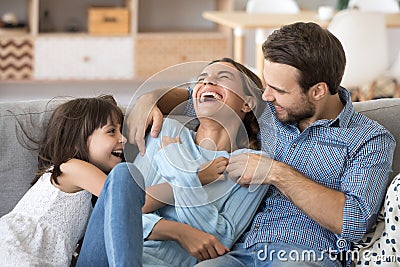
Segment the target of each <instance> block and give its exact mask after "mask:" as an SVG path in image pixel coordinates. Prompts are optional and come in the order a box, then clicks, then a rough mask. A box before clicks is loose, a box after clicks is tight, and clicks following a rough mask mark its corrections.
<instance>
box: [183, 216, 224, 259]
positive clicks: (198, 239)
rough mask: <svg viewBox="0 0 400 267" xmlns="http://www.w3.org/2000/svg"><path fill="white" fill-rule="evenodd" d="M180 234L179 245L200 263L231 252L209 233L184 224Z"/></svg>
mask: <svg viewBox="0 0 400 267" xmlns="http://www.w3.org/2000/svg"><path fill="white" fill-rule="evenodd" d="M180 229H181V231H180V232H179V234H178V240H177V241H178V242H179V244H180V245H181V246H182V247H183V248H184V249H185V250H186V251H187V252H189V254H190V255H192V256H193V257H195V258H196V259H198V260H199V261H203V260H208V259H213V258H216V257H218V256H221V255H224V254H225V253H227V252H229V249H228V248H227V247H225V246H224V245H223V244H222V243H221V242H219V240H218V239H217V238H216V237H215V236H213V235H211V234H208V233H205V232H203V231H200V230H198V229H196V228H193V227H191V226H189V225H187V224H182V225H181V227H180Z"/></svg>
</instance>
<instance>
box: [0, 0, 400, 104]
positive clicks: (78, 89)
mask: <svg viewBox="0 0 400 267" xmlns="http://www.w3.org/2000/svg"><path fill="white" fill-rule="evenodd" d="M40 1H41V2H42V1H43V2H45V1H46V3H48V4H51V5H61V6H64V8H67V7H66V6H67V5H68V2H69V1H65V0H40ZM174 1H175V2H176V3H179V1H188V0H174ZM297 1H298V3H299V5H300V6H301V7H303V8H310V9H316V8H318V6H320V5H325V4H330V5H336V1H337V0H313V1H310V0H297ZM74 2H79V3H78V4H79V5H91V4H93V3H96V4H98V3H110V2H112V3H115V4H118V3H120V2H121V0H82V1H74ZM167 2H168V1H162V0H158V1H157V3H160V7H159V8H164V7H163V6H162V5H168V3H167ZM200 2H202V1H200ZM246 3H247V1H246V0H235V9H237V10H244V9H245V7H246ZM146 4H154V0H151V1H150V0H149V2H148V3H147V2H146ZM202 4H203V5H205V6H208V5H210V2H209V1H205V2H204V3H202ZM165 8H167V7H165ZM61 10H64V11H65V9H61ZM7 11H10V12H14V13H15V14H16V15H17V17H18V18H19V19H20V20H24V19H25V18H26V17H27V16H26V12H27V10H26V0H5V1H4V0H3V1H0V16H2V15H3V14H4V13H5V12H7ZM184 11H185V12H189V11H190V10H184ZM60 14H61V13H60ZM60 14H58V15H60ZM64 14H69V15H64V20H59V22H57V23H59V24H58V27H64V26H65V24H63V22H62V21H68V18H72V17H70V16H71V14H73V15H74V16H76V15H77V16H78V17H80V15H79V14H74V12H73V10H69V11H68V12H65V13H64ZM54 15H57V14H54ZM171 19H173V18H171ZM197 20H202V19H201V18H193V19H192V22H191V23H197V22H198V21H197ZM196 21H197V22H196ZM170 23H174V22H173V21H171V22H170ZM198 23H207V22H204V21H202V22H198ZM247 35H248V36H247V40H248V41H247V42H248V43H247V44H246V47H247V48H248V49H247V51H245V58H246V60H245V64H246V65H248V66H250V67H252V66H254V65H255V64H254V57H255V55H254V33H253V32H248V33H247ZM388 37H389V59H390V62H389V63H390V64H392V63H393V62H394V60H395V59H396V57H397V54H398V53H399V52H400V29H390V30H389V36H388ZM140 86H141V83H140V82H133V81H129V82H127V81H110V82H104V81H102V82H99V81H97V82H96V81H85V82H64V81H57V82H55V81H53V82H34V83H29V82H18V83H11V82H7V83H4V82H3V83H2V82H0V101H15V100H29V99H42V98H46V99H47V98H51V97H54V96H65V95H69V96H93V95H99V94H105V93H112V94H114V95H115V96H116V98H117V100H118V101H119V102H120V103H121V104H125V105H126V104H128V103H129V101H130V99H131V97H132V94H133V93H134V92H135V91H136V90H137V88H139V87H140ZM154 86H156V87H157V86H162V84H157V83H155V84H154Z"/></svg>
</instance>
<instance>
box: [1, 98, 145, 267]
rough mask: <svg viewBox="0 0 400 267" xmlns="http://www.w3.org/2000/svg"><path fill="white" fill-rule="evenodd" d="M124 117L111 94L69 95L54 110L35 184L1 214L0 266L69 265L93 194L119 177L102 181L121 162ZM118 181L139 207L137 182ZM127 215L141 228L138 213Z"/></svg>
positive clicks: (42, 146) (139, 207)
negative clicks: (68, 98) (15, 203)
mask: <svg viewBox="0 0 400 267" xmlns="http://www.w3.org/2000/svg"><path fill="white" fill-rule="evenodd" d="M122 121H123V114H122V112H121V110H120V109H119V108H118V106H117V104H116V102H115V100H114V99H113V98H112V97H111V96H101V97H96V98H78V99H73V100H70V101H67V102H65V103H63V104H61V105H59V106H58V107H57V108H56V109H55V111H54V113H53V114H52V116H51V118H50V120H49V122H48V125H47V127H46V129H45V130H44V134H43V137H42V138H41V140H40V142H39V144H38V145H39V157H38V171H37V175H36V177H35V179H34V181H33V182H32V183H33V186H32V187H31V188H30V189H29V190H28V191H27V193H26V194H25V195H24V196H23V197H22V199H21V200H20V201H19V202H18V204H17V205H16V206H15V208H14V209H13V210H12V211H11V212H10V213H8V214H6V215H4V216H3V217H2V218H0V266H70V264H71V259H72V255H73V252H74V251H75V249H76V245H77V243H78V241H79V240H80V239H81V238H82V236H83V234H84V231H85V229H86V224H87V221H88V218H89V216H90V214H91V210H92V204H91V198H92V194H94V195H96V196H99V194H100V192H104V194H105V195H108V196H112V194H111V193H110V192H111V190H108V189H107V188H108V187H109V184H113V183H116V182H114V181H113V180H117V179H113V180H112V179H111V178H109V179H107V182H106V184H105V181H106V174H107V173H109V172H110V171H111V169H112V168H113V167H114V166H116V165H117V164H118V163H120V162H121V161H122V149H123V145H124V143H125V141H126V140H125V138H124V137H123V136H122V134H121V124H122ZM110 176H111V177H112V175H110ZM125 180H126V181H125ZM130 180H132V179H130ZM103 185H104V188H105V189H104V190H103V191H102V188H103ZM118 185H119V186H118V187H119V188H124V189H126V190H128V192H129V195H130V194H135V195H134V196H135V199H131V200H132V203H133V201H136V202H137V203H134V204H132V203H130V204H129V205H132V206H137V211H136V212H140V209H141V205H142V204H143V199H144V195H143V192H141V190H140V188H139V187H138V186H137V185H136V183H132V182H131V181H129V179H123V182H118ZM102 195H103V193H102ZM132 209H134V208H132ZM126 216H129V213H127V214H126ZM129 220H130V223H131V224H132V225H133V226H135V227H136V228H139V229H140V231H141V218H138V216H136V217H133V216H131V217H130V218H129ZM135 222H136V224H135ZM138 249H139V250H140V249H141V247H139V248H138Z"/></svg>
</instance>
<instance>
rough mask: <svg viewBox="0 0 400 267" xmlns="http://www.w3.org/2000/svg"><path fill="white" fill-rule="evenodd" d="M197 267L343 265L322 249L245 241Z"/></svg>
mask: <svg viewBox="0 0 400 267" xmlns="http://www.w3.org/2000/svg"><path fill="white" fill-rule="evenodd" d="M196 266H197V267H217V266H220V267H225V266H229V267H236V266H237V267H239V266H240V267H246V266H268V267H288V266H293V267H295V266H321V267H322V266H324V267H339V266H342V265H341V263H340V261H339V260H335V259H331V257H330V256H329V255H328V254H327V253H324V254H322V253H321V252H320V251H314V250H312V249H310V248H307V247H304V246H300V245H292V244H285V243H259V244H256V245H254V246H252V247H250V248H244V246H243V243H236V244H235V245H234V246H233V248H232V249H231V251H230V252H229V253H227V254H225V255H223V256H220V257H218V258H215V259H211V260H206V261H202V262H200V263H198V264H196Z"/></svg>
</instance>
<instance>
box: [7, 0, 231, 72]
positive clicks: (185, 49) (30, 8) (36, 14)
mask: <svg viewBox="0 0 400 267" xmlns="http://www.w3.org/2000/svg"><path fill="white" fill-rule="evenodd" d="M26 3H27V13H28V15H27V27H26V29H25V30H23V31H21V30H19V31H18V32H17V31H15V32H14V33H12V32H7V33H6V34H5V33H4V32H2V31H1V30H0V43H2V44H5V43H6V44H9V43H14V44H15V43H16V41H12V40H20V39H23V40H25V42H26V43H29V45H28V46H29V47H28V48H29V49H30V50H29V49H28V50H29V52H27V54H29V55H30V56H28V59H29V60H30V61H29V60H28V59H24V63H21V58H20V57H15V58H12V57H11V56H7V55H3V54H0V57H1V58H2V59H4V58H5V57H7V58H8V61H9V62H8V63H9V64H8V65H7V66H4V63H3V65H0V68H1V69H0V70H3V69H5V68H7V67H8V68H10V66H13V65H14V66H16V65H21V64H25V63H26V62H25V61H29V62H28V63H27V64H25V65H26V66H29V67H28V68H27V70H25V73H24V74H23V75H22V74H21V75H16V74H17V73H18V71H19V70H18V68H14V69H13V70H12V71H11V73H14V74H13V75H8V76H7V75H1V76H0V80H19V79H28V80H70V79H74V80H88V79H89V80H90V79H106V80H112V79H124V80H126V79H127V80H132V79H135V80H144V79H147V78H148V77H150V76H151V75H153V74H156V73H157V72H158V71H161V70H163V69H164V68H167V67H170V66H172V65H175V64H179V63H182V62H188V61H200V60H205V61H210V60H213V59H216V58H221V57H226V56H230V55H231V51H230V50H231V49H230V47H231V36H230V35H231V33H230V31H229V29H224V28H222V27H220V26H216V25H214V24H212V23H210V22H208V21H205V20H204V19H202V17H201V13H202V12H203V11H204V10H211V9H218V10H231V9H233V0H169V1H163V0H89V1H80V0H71V1H62V0H26ZM101 5H108V6H115V7H122V8H126V9H127V10H128V11H129V27H128V28H129V31H128V33H124V34H117V35H115V34H103V35H94V34H89V33H88V26H87V25H88V7H89V6H101ZM0 7H1V4H0ZM46 23H47V24H46ZM49 31H50V32H49ZM17 49H18V47H16V48H15V49H14V50H17ZM10 58H11V59H10ZM10 61H12V62H11V63H10ZM17 61H18V62H17ZM8 73H10V71H8Z"/></svg>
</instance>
